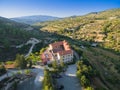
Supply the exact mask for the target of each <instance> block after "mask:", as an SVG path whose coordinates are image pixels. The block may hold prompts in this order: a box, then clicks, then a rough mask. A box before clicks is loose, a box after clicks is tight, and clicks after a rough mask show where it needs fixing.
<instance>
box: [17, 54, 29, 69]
mask: <svg viewBox="0 0 120 90" xmlns="http://www.w3.org/2000/svg"><path fill="white" fill-rule="evenodd" d="M15 66H16V67H17V68H20V69H25V68H27V61H26V60H25V57H24V56H23V55H20V54H17V55H16V59H15Z"/></svg>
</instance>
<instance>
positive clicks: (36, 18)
mask: <svg viewBox="0 0 120 90" xmlns="http://www.w3.org/2000/svg"><path fill="white" fill-rule="evenodd" d="M58 19H59V18H58V17H53V16H46V15H33V16H23V17H16V18H11V20H14V21H16V22H20V23H26V24H34V23H38V22H45V21H53V20H58Z"/></svg>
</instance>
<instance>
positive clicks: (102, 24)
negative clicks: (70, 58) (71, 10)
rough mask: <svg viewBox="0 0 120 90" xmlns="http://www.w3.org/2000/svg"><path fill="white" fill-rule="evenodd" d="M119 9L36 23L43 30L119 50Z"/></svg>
mask: <svg viewBox="0 0 120 90" xmlns="http://www.w3.org/2000/svg"><path fill="white" fill-rule="evenodd" d="M119 24H120V9H112V10H107V11H103V12H98V13H90V14H87V15H84V16H77V17H69V18H65V19H62V20H56V21H51V22H44V23H38V24H36V26H40V29H41V30H43V31H48V32H54V33H57V34H60V35H64V36H68V37H70V38H72V39H77V40H82V41H88V42H99V45H100V46H102V47H103V48H107V49H112V50H114V51H116V52H120V45H119V42H120V38H119V37H120V29H119Z"/></svg>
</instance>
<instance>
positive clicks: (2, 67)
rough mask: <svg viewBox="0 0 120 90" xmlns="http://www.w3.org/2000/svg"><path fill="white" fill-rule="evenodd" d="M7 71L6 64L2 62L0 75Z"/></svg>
mask: <svg viewBox="0 0 120 90" xmlns="http://www.w3.org/2000/svg"><path fill="white" fill-rule="evenodd" d="M5 73H6V68H5V67H4V65H2V64H0V76H1V75H3V74H5Z"/></svg>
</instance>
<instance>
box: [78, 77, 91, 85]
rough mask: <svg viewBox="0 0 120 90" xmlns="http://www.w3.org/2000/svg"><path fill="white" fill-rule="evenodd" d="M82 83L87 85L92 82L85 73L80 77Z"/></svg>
mask: <svg viewBox="0 0 120 90" xmlns="http://www.w3.org/2000/svg"><path fill="white" fill-rule="evenodd" d="M80 82H81V85H82V86H84V87H86V86H88V85H89V84H90V82H89V80H88V79H87V78H86V76H85V75H83V76H81V78H80Z"/></svg>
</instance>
